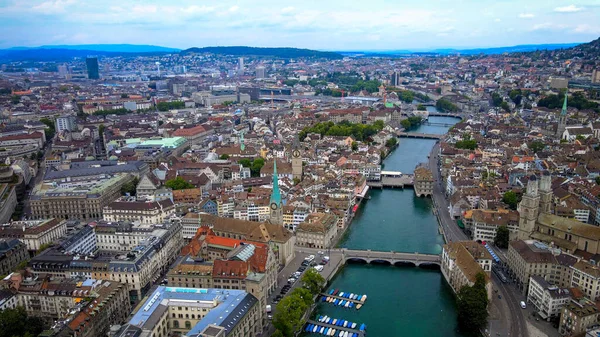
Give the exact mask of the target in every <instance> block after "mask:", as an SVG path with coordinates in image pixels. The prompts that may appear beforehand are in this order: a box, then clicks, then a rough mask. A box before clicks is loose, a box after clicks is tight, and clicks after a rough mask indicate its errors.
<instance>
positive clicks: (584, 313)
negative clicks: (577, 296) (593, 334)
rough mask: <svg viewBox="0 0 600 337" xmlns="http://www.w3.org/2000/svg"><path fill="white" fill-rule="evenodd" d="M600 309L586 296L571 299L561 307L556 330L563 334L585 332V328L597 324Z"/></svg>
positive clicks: (572, 334)
mask: <svg viewBox="0 0 600 337" xmlns="http://www.w3.org/2000/svg"><path fill="white" fill-rule="evenodd" d="M599 317H600V310H598V308H597V307H596V304H595V303H594V302H592V301H590V300H588V299H586V298H583V299H581V300H572V301H571V302H569V303H568V304H567V305H565V306H564V307H563V308H562V311H561V314H560V323H559V326H558V332H559V333H560V334H561V335H563V336H576V335H578V334H581V333H585V332H586V330H587V328H589V327H591V326H593V325H597V324H598V318H599Z"/></svg>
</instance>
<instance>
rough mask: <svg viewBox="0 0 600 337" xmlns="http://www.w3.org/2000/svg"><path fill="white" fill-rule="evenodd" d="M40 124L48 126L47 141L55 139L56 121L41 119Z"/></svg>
mask: <svg viewBox="0 0 600 337" xmlns="http://www.w3.org/2000/svg"><path fill="white" fill-rule="evenodd" d="M40 122H42V123H44V124H46V139H52V138H54V134H55V133H56V129H55V128H54V121H53V120H50V119H49V118H40Z"/></svg>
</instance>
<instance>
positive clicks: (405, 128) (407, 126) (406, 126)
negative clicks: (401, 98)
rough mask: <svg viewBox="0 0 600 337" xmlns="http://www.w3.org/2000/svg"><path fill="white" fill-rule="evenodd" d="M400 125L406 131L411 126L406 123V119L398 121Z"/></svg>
mask: <svg viewBox="0 0 600 337" xmlns="http://www.w3.org/2000/svg"><path fill="white" fill-rule="evenodd" d="M400 125H401V126H402V127H403V128H404V130H408V129H410V127H411V124H410V122H409V121H408V119H403V120H402V121H400Z"/></svg>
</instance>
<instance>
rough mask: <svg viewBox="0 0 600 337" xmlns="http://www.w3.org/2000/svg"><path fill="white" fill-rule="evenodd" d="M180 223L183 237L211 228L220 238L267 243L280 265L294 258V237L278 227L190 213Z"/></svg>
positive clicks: (264, 223) (281, 227) (267, 223)
mask: <svg viewBox="0 0 600 337" xmlns="http://www.w3.org/2000/svg"><path fill="white" fill-rule="evenodd" d="M181 222H182V224H183V233H184V235H186V233H190V232H192V233H194V234H195V233H196V232H197V231H198V229H199V228H200V227H202V226H209V227H210V226H212V227H211V229H212V230H213V232H214V233H215V235H217V236H220V237H226V238H233V239H237V240H248V241H256V242H261V243H267V244H268V245H269V246H270V247H271V249H273V251H274V252H275V254H276V257H277V261H278V263H279V264H281V265H285V264H287V263H289V262H290V261H291V260H292V259H293V258H294V254H295V252H294V245H295V242H296V237H295V236H294V235H292V233H291V232H290V231H288V230H287V229H285V228H284V227H283V226H280V225H275V224H272V223H269V222H256V221H246V220H238V219H232V218H226V217H219V216H214V215H210V214H204V213H202V214H197V213H191V212H190V213H187V214H186V215H185V216H184V217H183V218H182V221H181ZM192 237H193V236H192ZM190 238H191V237H190Z"/></svg>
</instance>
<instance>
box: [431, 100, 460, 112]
mask: <svg viewBox="0 0 600 337" xmlns="http://www.w3.org/2000/svg"><path fill="white" fill-rule="evenodd" d="M435 107H436V108H438V110H442V111H450V112H455V111H458V107H457V106H456V105H455V104H454V103H452V102H450V101H449V100H447V99H445V98H440V99H439V100H438V101H437V102H436V103H435Z"/></svg>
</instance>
